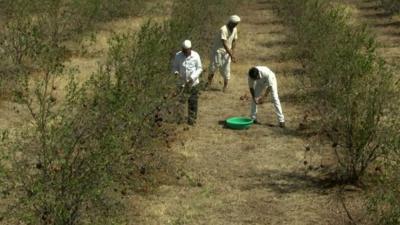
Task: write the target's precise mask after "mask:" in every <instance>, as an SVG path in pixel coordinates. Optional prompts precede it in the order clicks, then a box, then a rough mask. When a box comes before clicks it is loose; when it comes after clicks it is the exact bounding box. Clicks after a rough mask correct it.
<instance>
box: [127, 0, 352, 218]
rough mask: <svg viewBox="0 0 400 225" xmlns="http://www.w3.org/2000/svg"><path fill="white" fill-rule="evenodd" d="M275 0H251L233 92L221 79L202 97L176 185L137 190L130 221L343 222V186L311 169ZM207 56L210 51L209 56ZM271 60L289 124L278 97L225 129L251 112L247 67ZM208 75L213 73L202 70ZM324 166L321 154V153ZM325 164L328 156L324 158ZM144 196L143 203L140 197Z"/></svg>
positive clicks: (244, 9) (243, 11)
mask: <svg viewBox="0 0 400 225" xmlns="http://www.w3.org/2000/svg"><path fill="white" fill-rule="evenodd" d="M273 4H274V3H272V2H270V1H246V3H244V4H243V5H242V6H241V7H240V9H238V11H237V13H238V14H239V15H241V16H242V19H243V22H242V23H241V24H240V26H239V40H238V49H237V55H238V58H239V63H237V64H234V65H233V68H232V71H233V74H232V75H233V78H232V80H231V83H230V86H229V90H228V92H227V93H222V92H221V91H220V89H221V87H222V84H221V78H218V79H217V80H216V81H215V82H214V84H213V86H212V88H211V90H210V91H207V92H203V94H202V96H201V98H200V101H199V103H200V110H199V120H198V124H197V125H196V127H194V128H190V129H189V130H187V131H184V132H182V133H181V136H180V137H179V140H180V141H178V142H177V143H176V144H175V145H174V146H172V149H171V151H172V152H173V153H175V154H177V155H182V156H184V157H185V161H184V162H183V165H182V166H181V167H182V169H179V170H178V171H176V176H177V178H176V179H177V184H175V185H163V186H161V187H159V188H158V189H157V190H156V191H155V192H154V193H153V194H151V195H149V196H139V195H137V196H132V199H131V200H132V204H133V205H136V206H135V207H133V208H132V214H133V218H135V219H133V220H132V221H131V224H147V225H153V224H213V225H220V224H221V225H222V224H224V225H225V224H229V225H236V224H237V225H239V224H296V225H297V224H298V225H300V224H337V223H340V221H341V220H343V221H344V219H343V218H344V217H343V211H342V210H341V207H339V204H338V202H337V200H336V194H335V193H336V190H335V189H334V188H328V187H326V183H324V182H323V177H322V176H321V174H323V173H322V171H317V172H315V173H307V174H306V167H305V166H304V148H305V146H306V145H307V144H308V142H309V141H310V139H309V138H308V136H307V134H306V133H303V132H300V131H298V125H299V123H300V122H301V121H302V119H303V115H304V114H303V112H304V109H303V108H302V107H303V106H301V105H299V104H297V102H296V98H295V96H296V84H295V81H294V79H295V78H294V76H293V74H294V73H295V72H296V69H297V68H296V65H295V64H294V63H293V62H290V61H285V60H284V58H282V57H281V53H282V52H284V51H285V49H287V48H289V47H290V43H287V42H286V41H285V33H286V32H287V30H286V29H285V27H284V26H283V24H282V22H281V21H280V20H279V18H277V17H276V15H275V14H274V13H273V11H272V10H273ZM205 60H206V58H205ZM254 65H266V66H269V67H270V68H271V69H272V70H273V71H276V72H277V79H278V86H279V91H280V97H281V100H282V104H283V110H284V113H285V115H286V117H287V128H286V129H281V128H279V127H276V124H277V121H276V116H275V114H274V111H273V106H272V103H271V102H270V100H269V98H268V102H267V103H265V104H263V105H262V107H261V108H260V110H259V119H260V120H261V121H262V122H263V124H262V125H255V126H253V127H252V128H251V129H249V130H244V131H234V130H229V129H225V128H224V127H223V123H222V121H223V120H224V119H226V118H228V117H230V116H248V114H249V110H250V101H249V100H241V96H245V95H249V94H248V86H247V76H246V72H247V70H248V69H249V67H251V66H254ZM203 76H204V77H206V76H207V75H206V73H205V74H203ZM314 160H315V161H317V165H318V166H319V165H320V160H321V159H314ZM322 163H323V162H322ZM138 203H139V204H138Z"/></svg>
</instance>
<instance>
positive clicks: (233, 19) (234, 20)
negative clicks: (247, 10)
mask: <svg viewBox="0 0 400 225" xmlns="http://www.w3.org/2000/svg"><path fill="white" fill-rule="evenodd" d="M229 22H231V23H239V22H240V17H239V16H238V15H233V16H231V17H229Z"/></svg>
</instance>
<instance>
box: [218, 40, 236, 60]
mask: <svg viewBox="0 0 400 225" xmlns="http://www.w3.org/2000/svg"><path fill="white" fill-rule="evenodd" d="M221 41H222V44H223V45H224V48H225V50H226V52H227V53H228V54H229V56H230V57H231V58H234V57H233V52H232V50H231V49H230V48H228V43H227V41H226V40H224V39H221Z"/></svg>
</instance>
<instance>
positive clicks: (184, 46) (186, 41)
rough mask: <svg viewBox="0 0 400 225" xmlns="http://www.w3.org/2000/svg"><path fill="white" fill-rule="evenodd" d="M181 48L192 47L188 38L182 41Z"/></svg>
mask: <svg viewBox="0 0 400 225" xmlns="http://www.w3.org/2000/svg"><path fill="white" fill-rule="evenodd" d="M182 48H184V49H189V48H192V42H191V41H189V40H185V41H184V42H183V43H182Z"/></svg>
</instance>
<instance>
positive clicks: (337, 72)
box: [280, 0, 393, 183]
mask: <svg viewBox="0 0 400 225" xmlns="http://www.w3.org/2000/svg"><path fill="white" fill-rule="evenodd" d="M280 11H281V12H282V15H283V16H284V17H285V18H288V23H289V24H290V25H291V27H293V30H294V35H293V36H291V37H290V38H291V39H292V41H293V42H294V43H296V45H295V47H294V48H293V49H292V52H291V54H290V55H292V57H293V58H294V59H295V60H297V61H298V62H300V63H301V64H302V65H303V67H304V69H305V71H306V73H305V77H303V78H302V79H303V80H304V81H303V83H304V84H305V86H306V89H307V90H308V91H309V93H308V96H309V97H308V102H309V103H310V104H311V107H312V108H315V109H316V111H317V112H318V113H319V115H320V118H321V121H320V122H321V130H323V131H324V132H325V133H326V134H327V135H328V137H329V138H330V140H331V141H332V146H333V148H334V150H335V153H336V155H337V158H338V163H339V166H338V171H339V175H340V179H341V180H342V181H344V182H350V183H357V182H359V181H360V179H361V177H362V176H363V175H364V174H365V172H366V171H367V169H368V167H369V166H370V165H371V163H373V162H374V161H375V160H376V159H377V158H378V157H380V156H382V154H383V149H384V146H385V142H384V141H385V139H384V137H383V135H384V134H386V132H385V129H386V127H387V126H388V125H387V124H386V122H385V117H386V115H387V109H388V106H389V105H390V103H391V98H390V97H391V96H392V95H391V93H392V91H393V86H392V84H393V83H392V81H393V78H392V73H391V72H390V71H389V70H388V69H387V68H386V66H385V63H384V62H383V60H382V59H380V58H379V57H378V56H377V55H376V51H375V48H376V44H375V41H374V38H373V37H371V36H370V35H369V33H368V30H367V29H366V27H357V26H355V25H351V24H349V23H347V21H348V15H347V14H346V13H345V12H346V10H344V9H342V8H340V7H333V6H332V5H331V4H330V3H329V2H328V1H323V0H307V1H301V2H300V1H293V0H285V1H283V3H282V8H280ZM290 11H294V15H295V17H292V16H291V14H290V13H289V12H290Z"/></svg>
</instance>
